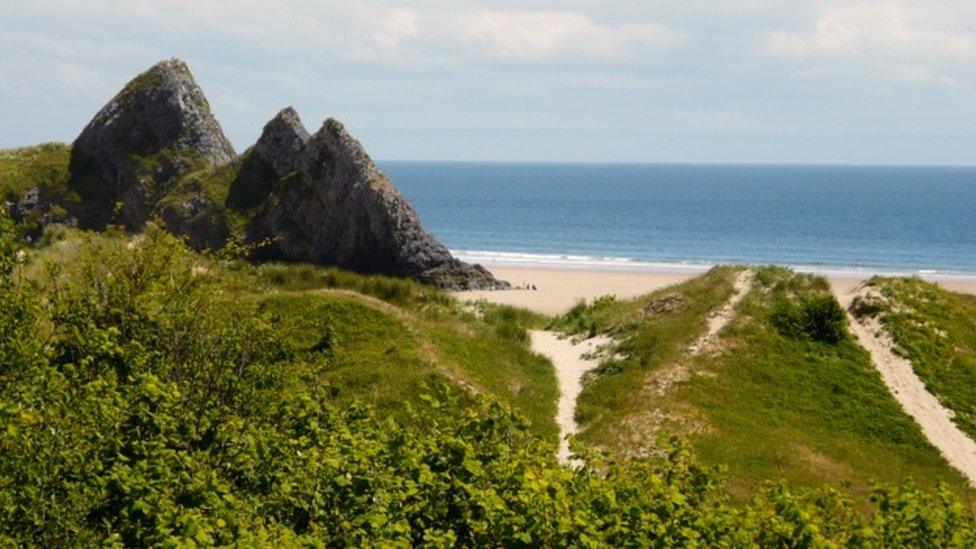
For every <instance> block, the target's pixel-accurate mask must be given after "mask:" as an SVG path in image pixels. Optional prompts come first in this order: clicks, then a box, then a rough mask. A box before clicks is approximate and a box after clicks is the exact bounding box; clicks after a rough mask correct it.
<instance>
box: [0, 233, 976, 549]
mask: <svg viewBox="0 0 976 549" xmlns="http://www.w3.org/2000/svg"><path fill="white" fill-rule="evenodd" d="M0 229H2V231H0V304H2V305H3V307H2V309H0V545H3V546H7V545H12V546H19V545H36V546H46V547H60V546H90V545H109V546H142V545H170V546H175V545H193V544H196V545H231V544H241V545H253V546H299V545H302V546H325V545H380V544H385V545H396V546H406V545H429V546H454V545H464V546H485V545H491V546H497V545H504V546H528V545H533V546H534V545H544V546H567V545H570V546H606V545H621V546H647V545H652V546H672V545H681V546H687V545H727V546H743V545H761V546H789V547H792V546H804V547H808V546H809V547H816V546H827V545H831V544H838V545H852V546H952V545H958V546H963V545H972V544H973V543H974V542H976V535H974V521H973V516H972V514H971V512H970V510H969V509H967V508H966V507H965V506H964V505H963V504H961V503H960V501H959V500H958V499H957V498H956V496H954V495H953V494H952V493H950V492H949V491H948V490H940V491H938V492H936V493H926V492H920V491H919V490H917V489H915V488H913V487H912V486H910V485H909V486H905V487H902V488H898V489H889V488H884V487H879V488H878V489H877V491H876V492H875V493H874V495H873V496H872V498H871V501H870V502H863V501H855V500H853V499H851V498H850V497H849V496H845V495H842V494H840V493H838V492H835V491H832V490H829V489H824V490H821V491H817V492H808V491H800V492H796V491H791V490H790V489H788V488H787V487H785V486H783V485H781V484H769V485H768V486H767V488H766V489H764V490H763V491H762V492H761V493H759V494H758V495H757V496H756V497H755V499H754V500H753V501H751V502H750V503H749V504H746V505H734V504H732V503H730V500H729V497H728V495H727V493H726V491H725V489H724V487H723V484H722V479H721V476H719V475H717V474H716V473H715V472H714V471H711V470H706V469H704V468H702V467H700V466H699V465H698V464H697V463H696V460H695V459H694V458H693V457H692V456H691V455H689V453H688V452H687V451H686V450H684V449H683V448H682V447H681V445H680V444H678V443H677V442H676V441H672V442H671V443H670V444H666V445H664V447H665V448H667V449H668V450H667V455H666V456H664V457H663V458H656V459H653V460H615V459H613V458H612V456H607V455H600V454H596V453H593V452H589V451H586V450H581V453H582V458H583V460H584V463H585V465H583V466H582V467H580V468H578V469H571V468H568V467H566V466H563V465H561V464H559V463H558V462H557V461H556V459H555V457H554V456H553V455H552V451H551V445H549V444H541V443H540V442H539V440H538V439H537V438H536V437H535V436H534V435H533V434H531V432H530V431H529V430H528V428H527V425H526V422H525V421H524V420H523V419H522V418H521V417H519V416H518V415H517V414H515V413H513V412H512V411H511V410H510V409H508V408H507V407H505V406H503V405H502V404H500V403H498V402H497V401H495V400H493V399H491V398H490V397H485V396H483V397H480V398H477V399H474V400H473V403H472V399H470V398H464V399H461V398H458V397H457V396H456V394H455V393H454V390H452V389H451V388H450V387H449V386H448V385H447V384H446V383H445V384H444V385H439V386H431V387H430V391H429V395H428V396H427V397H426V398H425V405H424V406H423V407H422V408H418V409H416V410H408V415H410V416H412V417H413V418H414V420H411V421H403V422H399V423H398V422H397V421H395V420H393V419H391V418H388V417H381V416H379V415H378V414H377V413H376V412H375V411H374V410H372V409H371V408H369V407H366V406H360V405H352V406H344V407H341V408H340V407H339V406H337V405H336V404H335V403H334V402H333V401H332V396H331V392H330V388H329V387H328V386H326V385H325V384H324V383H322V382H321V381H320V379H321V378H322V375H321V374H322V372H324V371H326V369H328V368H329V367H330V354H329V351H328V349H327V348H323V349H321V350H315V349H313V350H302V349H298V348H295V347H293V346H291V344H290V343H289V339H288V338H287V337H284V334H282V333H280V331H279V330H278V329H277V328H276V323H275V319H274V318H273V316H270V314H269V313H265V312H262V311H260V310H258V309H257V308H255V307H254V306H253V305H251V304H249V302H248V301H247V300H237V299H234V296H233V294H232V293H228V292H225V291H224V289H223V288H222V285H221V278H220V273H219V272H214V271H213V270H207V269H200V268H199V264H198V260H199V257H198V256H195V255H194V254H192V253H191V252H189V251H188V250H187V249H186V248H185V247H184V246H183V245H182V244H181V243H180V242H179V241H177V240H175V239H174V238H172V237H170V236H168V235H166V234H165V233H163V232H162V231H159V230H157V229H154V228H150V229H149V230H148V231H147V232H146V234H145V235H143V236H141V237H139V238H136V239H133V240H130V241H128V243H127V244H126V242H125V240H123V239H116V240H112V239H106V238H103V237H97V238H96V237H91V238H89V239H88V241H87V242H86V243H84V244H83V248H82V253H81V254H80V256H79V257H80V259H79V260H77V261H75V262H73V263H72V264H70V265H67V266H65V267H64V268H63V269H56V268H52V269H50V271H49V280H48V281H46V283H45V284H44V285H43V286H37V285H34V284H31V283H28V282H27V281H23V280H19V279H18V276H17V272H18V269H17V263H18V262H19V261H20V258H21V254H20V253H19V250H18V246H17V238H16V236H15V235H14V234H13V227H12V226H11V225H10V224H9V222H8V221H7V220H5V219H2V218H0ZM326 347H327V346H326ZM865 505H869V506H870V508H871V510H870V513H867V514H865V513H863V512H862V509H863V507H864V506H865Z"/></svg>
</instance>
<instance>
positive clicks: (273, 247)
mask: <svg viewBox="0 0 976 549" xmlns="http://www.w3.org/2000/svg"><path fill="white" fill-rule="evenodd" d="M67 186H68V188H69V190H70V191H71V192H70V193H66V194H67V195H68V196H72V197H77V199H74V198H72V199H70V200H66V203H65V206H66V207H67V208H68V210H70V211H69V212H68V213H69V214H70V215H71V216H73V219H77V221H78V225H79V226H81V227H82V228H86V229H102V228H104V227H105V226H106V225H108V224H122V225H124V226H125V228H126V229H128V230H130V231H139V230H141V229H142V228H143V227H144V226H145V224H146V222H147V221H148V220H149V219H151V218H158V219H160V220H161V221H162V223H163V224H164V225H165V227H166V228H167V229H169V230H170V231H172V232H173V233H176V234H178V235H181V236H183V237H185V238H186V239H187V241H188V242H189V243H190V244H191V245H192V246H194V247H196V248H198V249H204V248H220V247H222V246H223V245H224V244H226V242H227V241H228V239H229V238H230V237H231V236H232V235H234V236H235V237H237V236H243V237H244V238H245V239H246V240H247V241H248V242H250V243H266V242H267V243H270V244H269V245H267V246H262V247H258V248H257V251H256V252H255V255H256V256H258V257H256V258H257V259H261V258H266V259H279V260H285V261H293V262H304V263H314V264H319V265H335V266H338V267H342V268H346V269H352V270H356V271H360V272H368V273H382V274H390V275H398V276H410V277H413V278H415V279H417V280H420V281H423V282H426V283H430V284H435V285H437V286H440V287H442V288H451V289H469V288H470V289H476V288H477V289H480V288H504V287H508V284H507V283H505V282H499V281H498V280H496V279H495V278H494V277H493V276H492V275H491V273H489V272H488V271H487V270H485V269H484V268H482V267H481V266H478V265H468V264H466V263H462V262H461V261H458V260H457V259H456V258H454V257H453V256H451V254H450V252H448V250H447V248H445V247H444V245H442V244H441V243H440V242H438V241H437V239H435V238H434V237H433V236H432V235H431V234H430V233H428V232H427V231H425V230H424V229H423V227H421V225H420V220H419V219H418V218H417V214H416V212H414V210H413V208H411V207H410V205H409V204H408V203H407V201H406V199H404V198H403V196H401V195H400V193H399V192H397V190H396V189H395V188H394V187H393V185H392V184H391V183H390V181H389V180H388V179H387V178H386V176H385V175H383V174H382V173H381V172H380V171H379V169H377V167H376V165H375V164H374V163H373V161H372V160H371V159H370V157H369V155H367V154H366V151H364V150H363V147H362V145H360V143H359V142H358V141H356V140H355V139H354V138H353V137H352V136H350V135H349V133H348V132H346V130H345V128H344V127H343V126H342V124H340V123H339V122H338V121H336V120H333V119H329V120H328V121H326V123H325V125H324V126H323V127H322V129H321V130H319V131H318V132H317V133H316V134H315V135H309V133H308V131H306V130H305V128H304V126H302V123H301V120H299V118H298V114H297V113H296V112H295V111H294V110H293V109H291V108H287V109H284V110H282V111H281V112H279V113H278V115H277V116H275V117H274V118H273V119H272V120H271V121H270V122H268V124H267V125H266V126H265V127H264V131H263V132H262V134H261V138H260V139H259V140H258V142H257V143H256V144H255V145H254V146H253V147H251V148H250V149H248V151H247V152H245V153H244V154H243V155H241V156H240V157H237V156H236V155H235V153H234V149H233V148H232V147H231V144H230V142H228V140H227V138H226V137H224V134H223V132H222V131H221V129H220V125H219V124H218V123H217V121H216V120H215V119H214V117H213V115H212V114H211V113H210V106H209V104H208V103H207V99H206V98H205V97H204V95H203V92H202V91H201V90H200V88H199V86H197V84H196V82H195V81H194V79H193V76H192V75H191V74H190V70H189V69H188V68H187V67H186V65H185V64H184V63H183V62H182V61H179V60H177V59H172V60H169V61H164V62H162V63H159V64H157V65H155V66H153V67H152V68H150V69H149V70H148V71H146V72H144V73H143V74H141V75H139V76H138V77H136V78H135V79H133V80H132V81H131V82H129V83H128V84H127V85H126V86H125V88H123V89H122V91H121V92H119V93H118V95H116V96H115V97H114V98H113V99H112V100H111V101H109V102H108V104H107V105H105V106H104V107H103V108H102V109H101V110H100V111H99V112H98V114H96V115H95V117H94V118H93V119H92V121H91V122H89V123H88V125H87V126H86V127H85V129H84V131H82V132H81V135H79V136H78V138H77V139H76V140H75V142H74V144H73V146H72V149H71V158H70V162H69V166H68V183H67ZM14 207H15V206H14V205H13V204H11V205H10V206H9V208H14ZM16 208H17V209H19V210H24V211H27V210H30V211H34V210H38V209H39V206H38V196H37V194H36V193H34V194H30V195H29V196H26V197H25V198H24V203H23V204H17V205H16ZM45 211H46V210H45Z"/></svg>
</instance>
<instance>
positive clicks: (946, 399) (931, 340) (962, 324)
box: [871, 278, 976, 437]
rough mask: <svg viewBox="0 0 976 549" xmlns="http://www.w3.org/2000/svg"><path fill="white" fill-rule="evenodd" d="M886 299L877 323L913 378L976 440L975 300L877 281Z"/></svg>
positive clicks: (913, 282) (930, 287)
mask: <svg viewBox="0 0 976 549" xmlns="http://www.w3.org/2000/svg"><path fill="white" fill-rule="evenodd" d="M871 284H872V285H873V286H875V287H876V288H878V289H879V290H880V292H881V294H882V295H883V296H884V297H885V303H884V304H883V305H882V306H883V313H882V315H881V320H882V322H883V323H884V325H885V326H886V327H887V328H888V330H889V331H890V332H891V335H892V338H893V339H894V341H895V344H896V351H898V352H900V353H901V354H902V355H904V356H905V357H906V358H908V359H909V360H910V361H911V362H912V367H913V369H914V370H915V373H916V374H918V376H919V377H920V378H921V379H922V381H924V382H925V385H926V387H927V388H928V389H929V391H931V392H932V393H933V394H934V395H935V396H936V397H937V398H938V399H939V400H940V401H941V402H942V404H943V405H945V406H946V407H947V408H949V409H950V410H952V411H953V412H955V414H956V415H955V418H954V419H955V422H956V424H957V425H958V426H959V427H960V428H961V429H962V430H964V431H965V432H966V433H968V434H969V436H971V437H976V296H971V295H963V294H956V293H952V292H949V291H946V290H943V289H942V288H939V287H938V286H936V285H934V284H931V283H928V282H925V281H923V280H920V279H917V278H875V279H873V280H872V281H871Z"/></svg>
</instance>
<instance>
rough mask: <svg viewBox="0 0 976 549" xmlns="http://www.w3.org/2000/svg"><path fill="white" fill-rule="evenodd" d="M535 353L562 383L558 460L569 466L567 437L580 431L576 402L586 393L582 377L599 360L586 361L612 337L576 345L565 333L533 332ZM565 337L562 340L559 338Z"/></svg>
mask: <svg viewBox="0 0 976 549" xmlns="http://www.w3.org/2000/svg"><path fill="white" fill-rule="evenodd" d="M529 334H530V335H531V336H532V350H533V351H535V352H536V353H538V354H540V355H542V356H544V357H546V358H548V359H549V360H550V361H552V365H553V367H555V369H556V379H557V381H558V382H559V406H558V408H557V410H556V423H557V424H558V425H559V453H558V456H559V460H560V461H562V462H563V463H569V441H568V440H567V439H566V437H567V436H569V435H573V434H576V431H577V429H578V428H579V426H578V425H576V419H575V418H574V417H573V416H574V414H575V413H576V399H577V397H579V394H580V391H582V390H583V382H582V377H583V374H585V373H586V372H588V371H589V370H592V369H593V368H596V367H597V366H599V364H600V360H599V359H594V358H584V357H583V355H588V356H589V355H591V354H593V352H594V351H596V349H597V347H599V346H601V345H604V344H606V343H609V342H610V338H607V337H603V336H597V337H592V338H590V339H585V340H583V341H580V342H579V343H576V344H574V343H573V341H572V340H571V339H570V338H568V337H566V336H565V335H563V334H559V333H556V332H547V331H543V330H532V331H530V332H529ZM560 337H562V339H560Z"/></svg>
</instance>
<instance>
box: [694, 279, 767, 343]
mask: <svg viewBox="0 0 976 549" xmlns="http://www.w3.org/2000/svg"><path fill="white" fill-rule="evenodd" d="M754 277H755V273H754V272H753V271H752V269H746V270H744V271H742V272H740V273H739V274H738V275H736V277H735V280H734V281H733V282H732V285H733V287H734V288H735V293H733V294H732V297H730V298H729V300H728V301H726V302H725V305H723V306H722V308H721V309H719V310H718V311H716V312H714V313H712V315H711V316H709V317H708V330H706V331H705V333H704V334H702V336H701V337H699V338H698V341H695V342H694V343H692V344H691V347H689V348H688V353H689V354H691V355H699V354H701V353H703V352H704V351H707V350H708V349H709V348H710V347H711V346H712V344H713V342H714V341H715V338H716V337H717V336H718V333H719V332H721V331H722V328H725V326H726V325H728V323H729V322H730V321H731V320H732V318H733V317H734V316H735V308H736V306H738V305H739V302H740V301H742V298H744V297H745V296H746V294H747V293H749V288H751V287H752V280H753V278H754Z"/></svg>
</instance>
